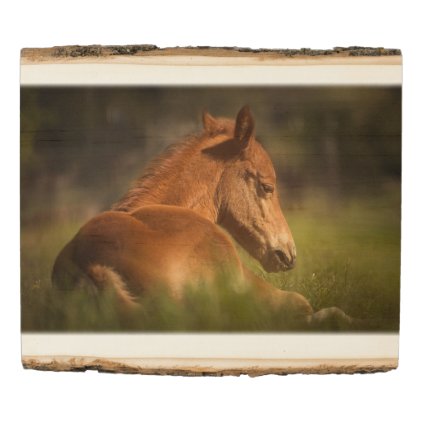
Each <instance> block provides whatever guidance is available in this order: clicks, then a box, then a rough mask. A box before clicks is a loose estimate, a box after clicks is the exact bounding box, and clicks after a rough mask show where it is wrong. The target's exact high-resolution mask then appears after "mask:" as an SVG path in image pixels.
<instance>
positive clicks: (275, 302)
mask: <svg viewBox="0 0 422 422" xmlns="http://www.w3.org/2000/svg"><path fill="white" fill-rule="evenodd" d="M243 272H244V274H245V278H246V280H247V281H248V282H249V283H250V284H251V286H252V288H253V289H254V290H255V291H256V292H257V294H258V295H259V296H260V298H261V299H262V300H263V301H264V302H265V303H268V304H269V305H270V306H271V307H273V309H274V310H275V311H283V313H285V315H286V316H287V317H288V318H289V319H291V320H292V322H294V323H295V325H298V326H299V327H300V326H301V327H303V328H309V329H313V330H336V329H339V328H343V329H344V328H349V329H350V328H358V327H359V320H355V319H353V318H351V317H350V316H348V315H347V314H346V313H345V312H344V311H342V310H341V309H340V308H336V307H330V308H323V309H321V310H319V311H317V312H314V310H313V309H312V306H311V304H310V303H309V301H308V300H307V299H306V298H305V297H304V296H302V295H301V294H299V293H295V292H288V291H285V290H281V289H278V288H276V287H274V286H273V285H271V284H270V283H269V282H267V281H265V280H263V279H261V278H260V277H258V276H257V275H255V274H254V273H253V272H252V271H250V270H249V269H248V268H246V267H244V268H243Z"/></svg>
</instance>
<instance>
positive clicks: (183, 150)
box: [113, 140, 223, 222]
mask: <svg viewBox="0 0 422 422" xmlns="http://www.w3.org/2000/svg"><path fill="white" fill-rule="evenodd" d="M178 148H179V149H178ZM202 148H203V145H201V143H200V142H198V141H197V140H196V143H195V142H192V141H191V143H188V142H187V143H185V144H181V145H180V146H177V145H176V147H175V148H174V150H171V151H170V152H168V153H164V155H163V156H161V157H159V158H158V159H157V160H155V161H154V162H153V164H152V165H151V166H150V167H149V168H148V169H147V170H146V172H145V174H144V175H143V176H142V177H141V178H140V179H139V180H138V181H137V183H136V184H135V186H134V188H132V189H131V190H129V191H128V192H127V194H126V195H125V196H124V197H123V198H122V199H121V200H120V201H119V202H118V203H117V204H115V205H114V207H113V209H115V210H119V211H126V212H131V211H134V210H135V209H137V208H139V207H142V206H146V205H157V204H162V205H175V206H179V207H183V208H188V209H191V210H192V211H194V212H196V213H197V214H199V215H201V216H202V217H204V218H206V219H208V220H210V221H212V222H217V220H218V213H219V203H218V196H217V186H218V183H219V180H220V177H221V174H222V172H223V165H222V163H220V162H218V161H217V160H215V159H213V158H212V157H210V156H209V155H207V154H203V153H202ZM166 154H167V155H166Z"/></svg>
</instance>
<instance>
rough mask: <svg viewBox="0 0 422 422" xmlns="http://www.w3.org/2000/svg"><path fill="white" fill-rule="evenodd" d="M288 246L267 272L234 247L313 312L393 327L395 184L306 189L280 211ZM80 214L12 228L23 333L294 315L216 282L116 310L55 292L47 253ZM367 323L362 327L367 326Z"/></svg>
mask: <svg viewBox="0 0 422 422" xmlns="http://www.w3.org/2000/svg"><path fill="white" fill-rule="evenodd" d="M285 214H286V217H287V219H288V221H289V225H290V227H291V229H292V232H293V234H294V238H295V241H296V246H297V249H298V263H297V267H296V268H295V269H294V270H293V271H290V272H288V273H281V274H267V273H265V272H264V271H263V270H262V268H261V267H260V266H259V264H258V263H257V262H255V261H253V260H252V259H250V258H249V257H248V256H247V254H246V253H245V252H244V251H243V250H242V249H240V248H239V252H240V254H241V256H242V259H243V260H244V261H245V262H246V264H247V265H248V266H249V267H250V268H251V269H253V271H255V272H256V273H258V274H260V275H261V276H262V277H264V278H265V279H266V280H268V282H269V283H272V284H274V285H275V286H277V287H279V288H281V289H285V290H292V291H296V292H299V293H301V294H303V295H304V296H305V297H306V298H307V299H308V300H309V301H310V302H311V304H312V306H313V307H314V309H316V310H318V309H321V308H324V307H330V306H337V307H339V308H341V309H343V310H344V311H345V312H346V313H348V314H349V315H351V316H353V317H355V318H359V319H365V320H367V321H372V322H374V321H375V322H376V324H368V326H366V327H365V326H363V327H362V329H363V330H370V329H373V327H376V329H377V330H380V331H395V330H398V325H399V302H400V200H399V195H398V193H397V190H395V191H394V192H393V193H392V194H391V193H389V194H384V195H380V196H378V197H372V198H368V197H365V198H359V199H358V200H354V201H352V200H350V201H349V202H338V203H336V204H335V206H333V203H332V202H330V203H329V202H327V201H325V200H324V198H317V197H316V195H315V194H314V195H309V197H308V199H307V201H306V202H305V203H304V204H303V207H297V208H296V209H290V210H285ZM82 224H83V221H79V220H77V219H75V220H74V221H73V222H66V223H65V224H63V222H60V223H59V222H54V221H50V222H48V223H44V224H37V225H35V224H34V225H30V226H24V227H22V235H21V249H22V271H21V274H22V283H21V297H22V330H23V331H267V332H268V331H284V330H295V329H296V328H297V327H295V324H294V321H288V320H287V319H286V318H285V316H283V315H279V314H274V313H273V312H270V311H269V309H268V308H266V307H264V306H263V305H262V304H260V303H258V302H257V301H256V299H255V297H254V296H253V295H252V294H251V293H250V292H244V293H238V294H233V293H231V292H230V290H229V289H227V288H226V287H225V286H226V283H225V281H224V280H222V283H221V286H220V287H219V294H218V300H215V297H214V296H213V294H211V293H210V292H205V291H203V290H199V289H198V290H195V289H191V290H189V291H187V292H186V297H185V300H184V302H183V305H182V307H180V306H177V305H175V304H174V303H172V302H171V301H170V300H168V299H167V298H166V296H165V295H156V296H154V297H148V298H145V299H143V300H142V301H141V305H142V307H141V309H140V310H139V311H136V312H133V313H131V314H126V315H122V314H119V313H118V312H117V311H116V306H115V305H116V304H115V299H114V297H113V296H112V294H111V293H109V294H107V295H104V296H102V297H101V298H98V297H91V296H89V295H86V294H85V293H84V292H82V291H76V292H72V293H69V294H66V295H65V296H63V294H61V293H59V292H57V291H54V290H53V289H52V287H51V282H50V273H51V267H52V264H53V262H54V259H55V256H56V255H57V253H58V252H59V250H60V249H61V248H62V247H63V245H64V244H65V243H66V242H67V241H68V240H70V239H71V237H73V235H74V234H75V233H76V231H77V230H78V229H79V227H80V226H81V225H82ZM371 327H372V328H371Z"/></svg>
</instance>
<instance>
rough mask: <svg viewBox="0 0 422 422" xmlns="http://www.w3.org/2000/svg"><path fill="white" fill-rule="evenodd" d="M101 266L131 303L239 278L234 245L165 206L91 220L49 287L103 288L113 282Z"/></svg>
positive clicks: (205, 223)
mask: <svg viewBox="0 0 422 422" xmlns="http://www.w3.org/2000/svg"><path fill="white" fill-rule="evenodd" d="M101 267H103V268H105V269H107V271H112V272H113V274H114V276H117V277H119V284H120V285H121V286H120V287H123V288H124V289H125V290H126V291H127V292H128V293H129V294H130V296H131V297H133V298H135V299H136V297H138V296H139V295H143V294H145V293H146V292H149V291H151V290H154V289H156V288H157V289H162V288H166V289H168V290H169V291H170V292H171V294H173V295H174V296H180V295H181V294H182V292H183V290H184V288H185V287H186V286H187V285H188V284H190V283H193V284H194V285H198V283H200V284H204V283H206V284H208V286H209V285H212V283H214V282H215V281H216V280H218V279H219V278H220V277H222V276H224V278H225V279H227V280H232V281H235V280H237V281H238V280H241V279H242V266H241V263H240V260H239V257H238V255H237V252H236V249H235V247H234V244H233V242H232V240H231V239H230V238H229V236H228V235H226V233H225V232H224V231H223V230H222V229H221V228H220V227H219V226H217V225H216V224H214V223H212V222H210V221H209V220H207V219H205V218H203V217H201V216H200V215H198V214H196V213H195V212H193V211H191V210H189V209H186V208H181V207H176V206H167V205H150V206H144V207H141V208H138V209H137V210H135V211H133V212H131V213H124V212H116V211H110V212H105V213H102V214H100V215H98V216H96V217H94V218H93V219H92V220H90V221H89V222H88V223H87V224H85V225H84V226H83V227H82V228H81V229H80V231H79V232H78V233H77V234H76V236H75V237H74V238H73V239H72V240H71V242H70V243H69V244H68V245H67V246H66V247H65V248H64V250H63V251H62V253H61V254H60V255H59V256H58V258H57V260H56V263H55V265H54V270H53V282H54V283H55V285H56V286H57V287H59V288H60V287H61V288H66V287H70V288H72V287H76V286H78V285H79V284H80V282H81V280H85V281H88V282H92V283H93V285H95V286H96V287H98V288H100V289H101V288H103V287H107V284H110V283H113V280H112V278H113V277H112V276H108V280H106V279H105V278H107V275H104V272H101V271H99V268H101ZM98 274H101V276H99V275H98ZM113 287H114V288H116V286H113Z"/></svg>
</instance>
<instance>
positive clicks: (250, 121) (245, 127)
mask: <svg viewBox="0 0 422 422" xmlns="http://www.w3.org/2000/svg"><path fill="white" fill-rule="evenodd" d="M254 129H255V122H254V118H253V116H252V113H251V110H250V109H249V106H247V105H245V106H244V107H242V108H241V109H240V111H239V113H237V117H236V127H235V129H234V138H235V140H236V141H237V142H239V144H240V148H242V149H245V148H247V147H248V145H249V144H250V141H251V139H252V135H253V132H254Z"/></svg>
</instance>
